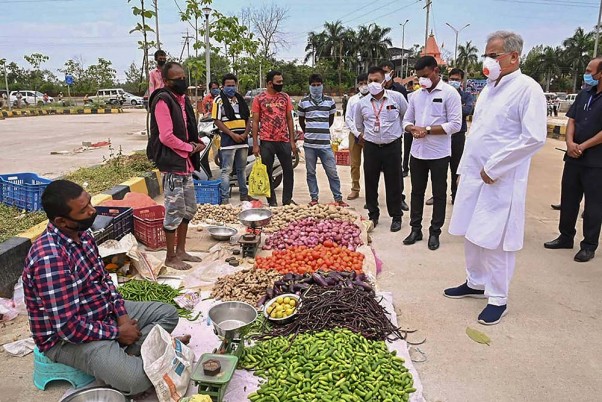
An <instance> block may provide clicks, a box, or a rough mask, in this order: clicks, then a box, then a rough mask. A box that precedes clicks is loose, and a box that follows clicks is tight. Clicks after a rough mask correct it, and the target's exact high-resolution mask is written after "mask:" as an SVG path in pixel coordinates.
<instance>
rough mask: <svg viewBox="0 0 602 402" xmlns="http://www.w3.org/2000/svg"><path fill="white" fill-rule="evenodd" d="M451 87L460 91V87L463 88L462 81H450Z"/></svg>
mask: <svg viewBox="0 0 602 402" xmlns="http://www.w3.org/2000/svg"><path fill="white" fill-rule="evenodd" d="M449 85H451V86H452V87H454V88H456V89H460V87H461V86H462V83H461V82H460V81H452V80H450V81H449Z"/></svg>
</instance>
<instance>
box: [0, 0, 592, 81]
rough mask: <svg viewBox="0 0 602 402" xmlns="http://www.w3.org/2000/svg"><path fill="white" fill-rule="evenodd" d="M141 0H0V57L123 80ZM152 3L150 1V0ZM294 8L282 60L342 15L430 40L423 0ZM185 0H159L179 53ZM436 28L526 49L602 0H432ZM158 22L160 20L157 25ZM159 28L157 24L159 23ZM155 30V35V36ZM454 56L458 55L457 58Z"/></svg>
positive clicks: (449, 35) (588, 22)
mask: <svg viewBox="0 0 602 402" xmlns="http://www.w3.org/2000/svg"><path fill="white" fill-rule="evenodd" d="M272 1H273V0H214V1H213V4H212V5H211V7H212V8H214V9H216V10H219V11H220V12H221V13H223V14H226V15H237V14H238V13H239V12H240V10H241V9H242V8H243V7H247V6H249V5H251V4H253V5H256V4H262V3H266V4H270V3H271V2H272ZM139 3H140V2H139V0H131V3H128V2H127V0H0V58H6V59H7V60H8V61H9V62H11V61H15V62H17V64H20V65H22V66H27V63H26V62H25V60H24V59H23V56H24V55H28V54H31V53H36V52H37V53H43V54H45V55H47V56H49V57H50V59H49V61H48V62H47V63H46V64H44V65H43V68H47V69H50V70H51V71H53V72H55V73H57V74H58V72H57V69H58V68H61V67H62V66H63V64H64V62H65V61H66V60H68V59H71V58H78V59H81V60H83V62H84V64H85V65H89V64H94V63H95V62H96V60H97V59H98V58H99V57H103V58H106V59H109V60H111V61H112V62H113V65H114V67H115V69H116V70H117V73H118V78H119V79H122V80H123V79H124V71H125V70H126V69H127V68H128V66H129V65H130V64H131V63H132V62H136V63H137V64H140V63H141V60H142V52H141V51H140V50H139V49H138V48H137V47H138V45H137V41H138V40H140V39H141V34H139V33H137V32H136V33H132V34H129V31H130V30H131V29H132V28H133V27H134V26H135V25H136V23H137V17H134V16H133V15H132V13H131V7H132V5H137V4H138V5H139ZM146 3H148V4H149V5H150V3H151V1H150V0H147V1H146ZM277 3H278V4H279V5H281V6H285V7H287V8H288V15H289V17H288V19H287V20H286V21H285V22H284V24H283V30H284V31H285V33H286V38H287V40H288V42H289V46H288V48H285V49H282V50H279V51H278V53H277V58H279V59H284V60H293V59H301V60H302V59H303V57H304V54H305V52H304V48H305V45H306V42H307V33H308V32H309V31H312V30H313V31H319V30H321V28H322V26H323V24H324V22H326V21H336V20H341V21H342V22H343V24H344V25H345V26H347V27H349V28H357V27H358V26H359V25H364V24H366V25H367V24H370V23H377V24H379V25H381V26H387V27H390V28H392V30H391V33H390V35H389V36H390V38H391V40H392V41H393V45H394V46H397V47H401V42H402V28H401V26H400V24H401V23H403V22H404V21H405V20H406V19H409V22H408V23H407V24H406V26H405V45H406V47H410V46H411V45H412V44H414V43H420V44H422V43H423V42H424V34H425V23H426V13H425V10H424V5H425V0H388V1H382V2H380V4H377V3H375V2H373V1H371V0H363V1H362V0H303V1H290V0H280V1H278V2H277ZM184 4H185V0H158V6H159V22H160V25H159V32H160V39H161V42H163V43H164V45H163V48H164V49H165V50H167V51H168V52H169V53H170V54H172V55H174V56H176V57H179V55H180V53H181V51H182V44H183V43H182V42H183V40H182V36H183V35H184V34H185V32H186V29H187V28H190V26H189V25H188V24H187V23H185V22H182V21H180V17H179V12H178V7H177V5H179V6H180V7H182V8H184ZM432 4H433V5H432V12H431V18H430V27H431V28H432V30H433V32H434V34H435V37H436V38H437V42H438V43H439V45H440V46H442V47H443V49H442V50H443V51H444V54H445V52H446V51H448V52H449V54H452V55H453V50H454V42H455V34H454V32H453V31H452V29H450V28H449V27H448V26H447V25H446V23H450V24H451V25H453V26H454V27H456V28H460V27H462V26H464V25H466V24H470V26H468V27H467V28H466V29H464V30H463V31H462V32H461V33H460V36H459V43H460V44H464V43H465V42H466V41H468V40H471V41H472V42H473V43H474V44H476V45H477V47H478V48H479V52H482V51H483V50H484V46H485V39H486V37H487V34H488V33H490V32H493V31H496V30H499V29H506V30H513V31H515V32H518V33H519V34H521V35H522V36H523V39H524V41H525V53H526V52H527V51H528V50H529V49H531V48H532V47H533V46H536V45H538V44H544V45H550V46H557V45H560V44H561V43H562V41H563V40H564V39H565V38H567V37H569V36H571V35H572V34H573V33H574V31H575V29H576V28H577V27H579V26H582V27H584V28H585V29H586V30H590V29H593V28H594V27H595V25H596V22H597V19H598V9H599V6H600V4H599V2H598V0H432ZM153 24H154V23H153ZM153 27H154V25H153ZM153 35H154V34H151V36H153ZM452 57H453V56H452Z"/></svg>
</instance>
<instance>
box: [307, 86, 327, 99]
mask: <svg viewBox="0 0 602 402" xmlns="http://www.w3.org/2000/svg"><path fill="white" fill-rule="evenodd" d="M323 91H324V85H320V86H317V87H314V86H311V85H310V86H309V94H310V95H311V97H312V98H314V99H322V92H323Z"/></svg>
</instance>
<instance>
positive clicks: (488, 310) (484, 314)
mask: <svg viewBox="0 0 602 402" xmlns="http://www.w3.org/2000/svg"><path fill="white" fill-rule="evenodd" d="M506 314H508V308H507V307H506V305H503V306H495V305H493V304H487V307H485V308H484V309H483V311H481V314H479V318H478V321H479V324H483V325H495V324H497V323H499V322H500V321H502V317H503V316H505V315H506Z"/></svg>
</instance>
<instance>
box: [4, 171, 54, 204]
mask: <svg viewBox="0 0 602 402" xmlns="http://www.w3.org/2000/svg"><path fill="white" fill-rule="evenodd" d="M51 182H52V180H50V179H46V178H44V177H40V176H38V175H37V174H35V173H13V174H2V175H0V202H2V203H3V204H6V205H10V206H14V207H17V208H20V209H24V210H26V211H38V210H40V209H42V193H43V192H44V190H45V189H46V187H47V186H48V185H49V184H50V183H51Z"/></svg>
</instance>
